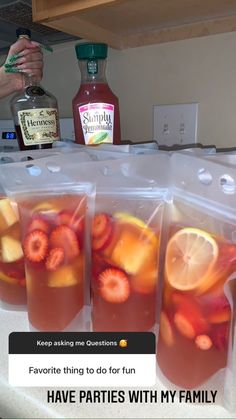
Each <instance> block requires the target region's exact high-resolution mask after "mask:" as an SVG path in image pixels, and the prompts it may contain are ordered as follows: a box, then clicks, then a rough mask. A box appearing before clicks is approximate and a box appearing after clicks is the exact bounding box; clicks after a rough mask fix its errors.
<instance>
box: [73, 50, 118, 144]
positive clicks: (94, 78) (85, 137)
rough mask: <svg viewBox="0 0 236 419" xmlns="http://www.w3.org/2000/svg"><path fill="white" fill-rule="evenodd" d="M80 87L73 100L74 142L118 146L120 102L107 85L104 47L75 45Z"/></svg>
mask: <svg viewBox="0 0 236 419" xmlns="http://www.w3.org/2000/svg"><path fill="white" fill-rule="evenodd" d="M75 50H76V55H77V58H78V62H79V67H80V71H81V85H80V89H79V91H78V93H77V94H76V96H75V97H74V99H73V117H74V127H75V141H76V143H79V144H86V145H97V144H101V143H110V144H120V116H119V101H118V98H117V97H116V96H115V95H114V93H113V92H112V91H111V89H110V87H109V86H108V84H107V80H106V76H105V70H106V58H107V45H106V44H94V43H83V44H77V45H76V46H75Z"/></svg>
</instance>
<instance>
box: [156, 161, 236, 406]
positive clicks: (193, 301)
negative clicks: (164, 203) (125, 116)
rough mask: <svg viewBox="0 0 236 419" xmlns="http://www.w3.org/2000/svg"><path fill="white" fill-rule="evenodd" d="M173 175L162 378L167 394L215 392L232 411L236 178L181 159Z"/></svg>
mask: <svg viewBox="0 0 236 419" xmlns="http://www.w3.org/2000/svg"><path fill="white" fill-rule="evenodd" d="M171 170H172V177H173V189H172V192H173V200H172V202H170V203H169V211H168V232H167V240H166V241H165V244H164V247H165V262H164V287H163V298H162V309H161V313H160V332H159V337H158V346H157V362H158V366H159V369H160V371H161V375H160V376H161V377H162V379H163V377H165V379H166V378H167V379H168V380H169V384H168V381H166V380H164V381H165V384H166V385H167V386H170V383H172V384H175V385H177V386H178V387H179V388H182V389H197V388H198V389H202V390H203V389H208V390H209V389H212V390H216V392H217V395H218V402H219V403H227V400H226V399H227V398H228V399H229V397H228V396H229V394H230V392H229V389H230V391H232V386H233V382H232V377H233V376H232V371H233V368H234V363H235V362H234V359H235V347H234V345H233V337H234V328H235V298H236V287H235V281H234V278H235V277H236V211H235V190H234V189H232V188H231V189H230V188H229V187H227V186H226V184H225V182H224V179H228V178H230V179H232V180H233V179H235V178H236V171H235V170H233V169H232V168H225V167H223V166H221V165H218V164H215V163H214V162H208V161H204V160H203V159H201V158H197V157H194V156H192V157H191V156H189V157H188V156H186V155H181V154H178V153H176V154H173V155H172V156H171ZM226 388H227V389H228V390H227V391H226ZM227 406H228V407H229V408H232V405H231V406H230V404H229V403H228V404H227Z"/></svg>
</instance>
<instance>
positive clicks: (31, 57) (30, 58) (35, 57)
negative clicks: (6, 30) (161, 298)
mask: <svg viewBox="0 0 236 419" xmlns="http://www.w3.org/2000/svg"><path fill="white" fill-rule="evenodd" d="M34 61H41V62H42V63H43V54H42V53H41V51H34V52H32V50H30V54H28V55H24V56H23V57H22V56H21V57H20V58H18V59H17V60H16V61H15V63H14V64H15V65H19V64H23V63H30V62H34Z"/></svg>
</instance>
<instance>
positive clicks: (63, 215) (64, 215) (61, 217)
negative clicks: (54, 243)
mask: <svg viewBox="0 0 236 419" xmlns="http://www.w3.org/2000/svg"><path fill="white" fill-rule="evenodd" d="M72 217H73V214H72V213H71V212H69V211H60V212H59V213H58V214H57V216H56V220H55V223H56V225H57V226H60V225H62V224H65V225H69V224H70V222H71V219H72Z"/></svg>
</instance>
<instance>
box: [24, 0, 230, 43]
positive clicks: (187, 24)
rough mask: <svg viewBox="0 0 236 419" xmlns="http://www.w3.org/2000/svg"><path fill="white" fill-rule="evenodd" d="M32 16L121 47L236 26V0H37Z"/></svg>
mask: <svg viewBox="0 0 236 419" xmlns="http://www.w3.org/2000/svg"><path fill="white" fill-rule="evenodd" d="M32 8H33V20H34V21H35V22H39V23H41V24H43V25H46V26H49V27H51V28H54V29H57V30H60V31H63V32H66V33H68V34H71V35H75V36H78V37H81V38H83V39H86V40H89V41H97V42H105V43H107V44H108V45H109V46H110V47H113V48H117V49H125V48H133V47H138V46H143V45H151V44H157V43H162V42H170V41H176V40H181V39H188V38H194V37H201V36H206V35H213V34H217V33H223V32H232V31H235V30H236V0H223V1H222V0H50V1H48V0H32Z"/></svg>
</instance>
